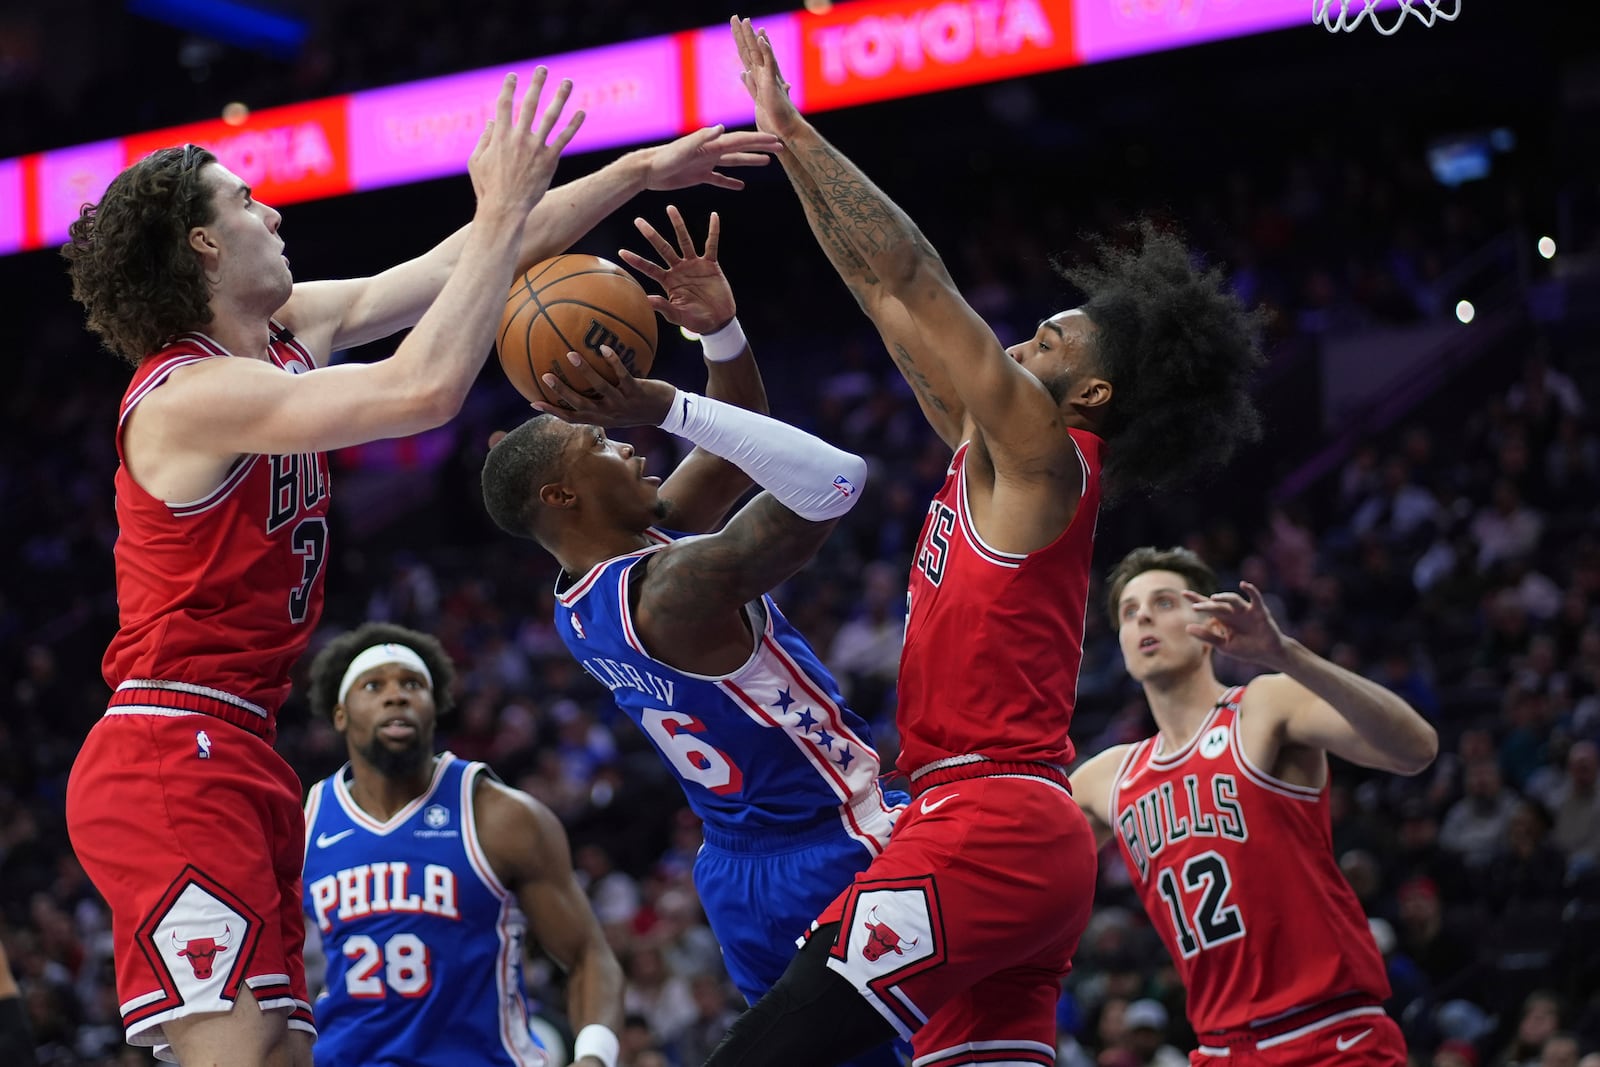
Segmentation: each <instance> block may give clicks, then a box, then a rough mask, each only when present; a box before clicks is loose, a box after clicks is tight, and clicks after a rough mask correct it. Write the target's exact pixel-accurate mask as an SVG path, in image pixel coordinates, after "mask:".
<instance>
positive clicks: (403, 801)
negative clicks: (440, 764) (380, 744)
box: [350, 757, 434, 822]
mask: <svg viewBox="0 0 1600 1067" xmlns="http://www.w3.org/2000/svg"><path fill="white" fill-rule="evenodd" d="M433 764H434V761H433V760H428V761H427V762H425V763H424V764H423V765H422V766H421V767H419V768H418V769H417V770H415V771H412V772H411V773H410V774H406V775H402V776H401V777H398V778H391V777H389V776H388V775H385V774H379V773H378V772H377V771H375V770H373V769H372V768H371V767H367V766H364V765H362V764H361V763H360V762H359V757H357V758H356V760H354V761H353V762H352V768H353V769H354V772H355V773H354V774H353V775H352V776H351V778H352V781H351V782H350V799H351V800H354V801H355V802H356V806H357V807H359V808H360V809H361V810H362V811H364V812H366V813H367V814H368V815H370V816H372V818H374V819H376V820H378V821H379V822H387V821H388V820H390V819H392V818H394V816H395V813H397V812H398V811H399V810H400V809H401V808H403V807H405V806H406V805H407V804H409V803H411V802H412V801H413V800H415V799H417V798H418V797H420V796H421V795H422V794H424V793H426V792H427V791H428V786H429V784H431V783H432V781H433Z"/></svg>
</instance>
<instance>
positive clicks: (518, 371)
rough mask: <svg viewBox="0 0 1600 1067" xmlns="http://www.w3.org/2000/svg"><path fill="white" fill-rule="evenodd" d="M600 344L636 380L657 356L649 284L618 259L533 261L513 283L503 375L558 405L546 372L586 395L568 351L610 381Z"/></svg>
mask: <svg viewBox="0 0 1600 1067" xmlns="http://www.w3.org/2000/svg"><path fill="white" fill-rule="evenodd" d="M601 345H607V346H609V347H610V348H611V350H612V351H613V352H615V353H616V354H617V358H618V359H620V360H621V361H622V365H623V366H624V367H626V368H627V369H628V371H629V372H630V373H632V374H633V375H634V376H636V377H638V376H641V375H644V374H648V373H649V372H650V364H651V363H653V362H654V361H655V356H656V314H655V312H654V311H653V310H651V308H650V302H649V301H648V300H646V299H645V294H644V289H643V288H642V287H641V286H640V285H639V283H638V282H636V281H634V279H633V275H631V274H629V273H628V272H627V271H625V270H623V269H622V268H621V267H619V266H618V265H617V264H615V263H612V262H611V261H609V260H605V259H601V258H600V257H598V256H586V255H577V254H573V253H567V254H564V255H559V256H555V257H554V258H552V259H547V260H545V261H544V262H542V263H537V264H535V265H534V266H533V267H532V268H531V269H530V270H529V271H528V272H527V273H526V274H524V275H523V276H522V277H520V278H518V279H517V280H516V282H515V283H514V284H513V285H512V286H511V292H510V293H508V294H507V296H506V306H505V311H504V312H503V313H502V314H501V316H500V332H499V334H497V335H496V339H495V350H496V351H497V352H499V354H500V366H501V368H502V369H504V370H505V372H506V377H507V378H509V379H511V384H512V385H514V386H516V387H517V391H518V392H520V393H521V394H522V395H523V396H525V397H527V398H528V399H529V400H542V401H544V402H545V403H547V404H555V403H557V402H558V401H557V400H556V398H555V397H554V396H552V395H551V394H550V392H549V391H548V390H547V389H545V387H544V383H543V382H542V381H541V380H540V378H541V376H543V375H545V374H554V375H555V376H556V377H558V378H560V379H561V380H562V381H563V382H565V383H566V384H567V385H569V386H570V387H572V389H574V390H575V391H577V392H580V393H581V392H584V386H583V383H582V381H581V380H580V379H579V378H578V377H576V376H575V375H574V374H573V370H574V369H575V368H574V367H573V366H572V364H571V363H570V362H568V360H567V353H568V352H577V353H579V354H581V355H582V356H583V357H584V358H585V359H586V360H588V362H589V365H590V366H592V367H594V368H595V369H596V370H597V371H599V372H600V375H601V376H602V377H604V378H605V379H606V380H607V381H612V380H613V378H612V375H611V371H610V369H609V368H608V367H607V366H606V363H605V358H604V357H603V356H602V355H601V354H600V346H601Z"/></svg>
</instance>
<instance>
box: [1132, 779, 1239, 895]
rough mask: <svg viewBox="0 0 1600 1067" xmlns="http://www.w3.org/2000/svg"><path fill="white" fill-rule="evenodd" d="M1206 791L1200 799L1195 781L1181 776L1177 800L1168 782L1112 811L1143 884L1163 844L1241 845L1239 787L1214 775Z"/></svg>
mask: <svg viewBox="0 0 1600 1067" xmlns="http://www.w3.org/2000/svg"><path fill="white" fill-rule="evenodd" d="M1208 777H1209V778H1210V779H1211V788H1210V789H1209V790H1207V791H1206V792H1205V794H1204V795H1202V793H1201V789H1200V776H1199V775H1194V774H1186V775H1184V776H1183V792H1182V794H1181V795H1180V794H1179V793H1178V791H1177V790H1176V789H1174V788H1173V786H1172V783H1171V782H1162V783H1161V786H1160V788H1159V789H1153V790H1149V791H1147V792H1145V793H1142V794H1140V795H1139V796H1138V797H1137V798H1136V799H1135V800H1134V801H1133V802H1132V803H1130V804H1124V805H1123V806H1122V810H1121V811H1119V812H1117V833H1118V834H1119V835H1120V836H1121V837H1122V841H1123V843H1124V844H1125V845H1127V846H1128V855H1129V856H1130V857H1132V859H1133V863H1134V866H1135V867H1137V868H1138V871H1139V880H1140V881H1141V882H1142V881H1144V880H1145V879H1146V878H1148V877H1149V875H1150V864H1151V863H1152V862H1153V861H1154V860H1155V859H1156V858H1158V857H1159V856H1160V855H1161V852H1162V850H1163V849H1165V848H1166V847H1167V846H1168V845H1175V844H1177V843H1178V842H1180V841H1183V840H1185V839H1187V838H1188V837H1189V836H1190V835H1193V836H1195V837H1197V838H1198V837H1218V838H1225V839H1227V840H1229V841H1246V840H1248V839H1249V837H1250V831H1249V828H1248V827H1246V826H1245V821H1244V806H1243V805H1242V804H1240V803H1239V783H1238V782H1237V781H1236V780H1235V779H1234V777H1233V775H1231V774H1213V775H1209V776H1208Z"/></svg>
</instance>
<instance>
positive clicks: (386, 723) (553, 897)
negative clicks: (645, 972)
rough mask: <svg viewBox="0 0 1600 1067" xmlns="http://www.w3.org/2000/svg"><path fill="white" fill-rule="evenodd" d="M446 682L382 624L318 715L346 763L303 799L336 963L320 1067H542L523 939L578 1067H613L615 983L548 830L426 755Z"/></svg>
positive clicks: (324, 1010) (531, 811)
mask: <svg viewBox="0 0 1600 1067" xmlns="http://www.w3.org/2000/svg"><path fill="white" fill-rule="evenodd" d="M454 675H455V671H454V668H453V666H452V665H451V662H450V658H449V656H448V655H447V654H446V653H445V651H444V649H443V648H442V647H441V646H440V644H439V642H438V641H436V640H435V639H434V638H432V637H429V636H428V635H426V634H421V633H417V632H416V631H414V630H408V629H406V628H404V627H401V626H392V625H389V624H387V623H367V624H365V625H364V626H361V627H359V628H357V629H356V630H353V631H351V632H350V633H347V634H344V635H342V636H340V637H338V638H335V639H334V640H333V641H331V642H329V644H328V645H327V646H326V647H325V648H324V649H323V650H322V651H321V652H320V653H318V655H317V658H316V659H315V660H314V661H313V663H312V665H311V705H312V709H313V711H315V712H317V713H319V714H323V715H327V716H328V717H329V718H330V719H331V720H332V722H333V725H334V728H335V729H337V730H338V731H339V732H340V733H341V734H343V735H344V739H345V745H346V748H347V750H348V752H349V758H350V762H349V763H347V764H346V765H345V766H344V768H343V769H341V770H340V771H339V772H338V773H337V774H335V775H333V776H332V777H331V778H325V779H323V780H322V781H320V782H318V783H317V784H316V785H314V786H312V787H311V791H310V794H309V796H308V797H307V799H306V825H305V834H306V864H305V881H304V884H305V890H304V906H305V912H306V916H307V920H308V923H309V925H310V926H312V927H315V928H316V930H317V931H318V932H319V933H320V934H321V935H322V944H323V948H324V951H325V954H326V956H327V958H328V971H327V980H326V986H327V988H326V991H325V992H324V993H323V994H322V996H320V997H319V998H318V999H317V1001H316V1004H315V1006H314V1009H313V1010H314V1013H315V1016H316V1023H317V1031H318V1038H317V1043H316V1047H315V1050H314V1051H315V1057H316V1062H317V1063H318V1064H362V1065H364V1067H424V1065H437V1064H471V1065H473V1067H543V1065H544V1063H545V1058H544V1053H543V1052H542V1051H541V1050H540V1048H539V1046H538V1044H537V1043H535V1041H534V1040H533V1038H532V1036H531V1034H530V1033H529V1030H528V1004H527V998H526V996H525V994H524V991H523V985H522V951H523V942H524V940H525V938H526V937H527V936H528V935H530V934H531V936H532V937H533V939H534V941H535V942H536V943H537V944H538V945H539V946H540V947H541V948H542V949H543V950H544V951H545V952H546V953H547V954H548V955H549V956H550V957H551V958H552V959H553V960H555V961H556V963H558V964H560V965H561V966H562V967H564V968H565V969H566V970H567V974H568V998H567V1000H568V1010H569V1013H570V1015H571V1021H572V1025H573V1028H574V1029H576V1030H577V1031H578V1039H577V1041H576V1042H575V1046H574V1054H575V1058H576V1059H577V1061H578V1063H579V1064H580V1065H581V1067H616V1060H617V1050H618V1043H617V1037H616V1034H617V1032H618V1031H619V1030H620V1029H621V1025H622V969H621V967H619V966H618V964H617V960H616V957H615V956H613V955H612V953H611V949H610V948H609V947H607V945H606V941H605V937H604V935H603V934H602V933H601V930H600V924H599V923H598V922H597V921H596V920H595V917H594V913H593V912H591V911H590V910H589V901H588V898H587V897H585V896H584V893H583V890H582V889H581V888H579V886H578V883H577V882H576V880H574V878H573V874H572V855H571V851H570V849H569V846H568V843H567V835H566V832H565V831H564V830H563V829H562V827H561V823H560V822H559V821H558V820H557V819H556V817H555V815H554V814H553V813H552V812H551V811H550V810H549V809H548V808H546V807H544V806H543V805H542V804H540V803H538V802H537V801H535V800H534V799H533V798H531V797H529V796H528V795H527V794H525V793H521V792H518V791H516V790H514V789H508V788H507V787H505V786H504V785H502V784H500V782H499V781H498V780H497V779H496V778H495V777H494V775H493V772H491V771H490V770H489V769H488V768H487V767H485V766H484V765H483V764H481V763H471V762H468V761H466V760H462V759H458V758H456V757H455V756H453V755H451V754H450V753H448V752H443V753H440V754H438V755H435V754H434V751H433V733H434V724H435V722H436V720H437V718H438V716H439V715H442V714H444V713H445V712H447V711H449V710H450V699H451V698H450V689H451V682H452V681H453V679H454Z"/></svg>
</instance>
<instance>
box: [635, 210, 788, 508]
mask: <svg viewBox="0 0 1600 1067" xmlns="http://www.w3.org/2000/svg"><path fill="white" fill-rule="evenodd" d="M667 217H668V218H669V219H670V220H671V222H672V229H673V232H674V234H675V236H676V237H677V240H678V247H677V248H673V247H672V245H670V244H669V243H668V242H667V240H666V238H664V237H662V236H661V234H659V233H657V232H656V229H655V227H653V226H651V225H650V224H649V223H648V222H646V221H645V220H644V219H634V220H633V224H634V226H636V227H638V230H639V232H640V233H641V234H643V235H644V237H645V240H647V241H649V242H650V244H651V246H652V247H653V248H654V249H655V250H656V254H657V255H659V256H660V257H661V262H660V263H659V264H658V263H654V262H652V261H651V260H648V259H645V258H644V257H643V256H639V255H635V254H634V253H633V252H630V251H629V250H627V249H626V248H624V249H622V250H621V252H620V253H619V254H620V255H621V257H622V261H623V262H624V263H626V264H628V266H630V267H632V268H633V269H634V270H636V271H638V272H639V273H640V274H643V275H644V276H645V277H647V278H649V279H650V280H652V281H654V282H655V283H656V284H657V285H659V286H661V289H662V294H660V295H658V294H655V293H652V294H650V306H651V307H653V308H655V310H656V311H657V312H658V313H659V314H660V315H661V317H662V318H664V319H666V320H667V321H668V322H670V323H672V324H674V325H676V326H682V327H684V328H686V329H689V330H693V331H694V332H695V333H697V334H699V335H700V339H701V347H702V348H703V349H704V353H705V364H706V396H708V397H711V398H712V399H713V400H720V401H722V402H724V403H727V404H734V405H736V406H738V407H741V408H746V409H748V410H750V411H756V412H760V413H762V414H766V411H767V390H766V386H765V385H763V384H762V381H761V371H760V369H759V368H758V367H757V366H756V361H755V357H754V356H753V355H752V354H751V352H750V345H749V343H748V342H747V341H745V339H744V331H743V330H742V329H740V328H739V320H738V318H737V315H736V312H737V310H738V308H737V306H736V305H735V304H734V300H733V288H732V287H731V286H730V285H729V284H728V279H727V276H726V275H724V274H723V272H722V266H721V264H720V263H719V262H718V261H717V249H718V245H719V242H720V240H721V237H722V220H721V218H720V217H719V216H718V215H717V213H716V212H714V211H713V212H712V213H711V222H710V224H709V225H708V227H707V230H706V245H705V250H704V251H703V252H697V251H695V247H694V239H693V238H692V237H690V236H689V228H688V226H686V225H685V224H684V221H683V216H682V215H681V214H680V213H679V212H678V209H677V208H675V207H672V206H670V205H669V206H668V207H667ZM750 485H751V482H750V477H749V475H747V474H745V473H744V472H743V471H741V470H740V469H739V468H738V467H736V466H734V465H733V464H732V463H729V462H728V461H727V460H725V459H719V458H718V457H716V456H713V455H712V454H711V453H709V452H707V451H706V450H705V449H703V448H696V449H694V450H693V451H692V452H690V453H689V454H688V455H687V456H685V457H684V458H683V462H681V463H679V464H678V466H677V467H676V468H675V469H674V470H673V472H672V473H671V474H670V475H668V476H667V480H666V481H665V482H663V483H662V485H661V499H662V500H663V501H665V502H666V505H667V514H666V516H665V517H664V518H663V519H662V520H661V525H663V526H665V527H666V528H667V529H669V530H678V531H681V532H683V533H706V532H708V531H711V530H715V529H716V528H717V527H719V526H721V525H722V521H723V519H725V518H726V517H727V515H728V509H729V508H731V507H733V505H734V504H735V503H737V502H738V500H739V498H740V497H741V496H744V494H745V493H747V492H749V491H750Z"/></svg>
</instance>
